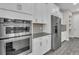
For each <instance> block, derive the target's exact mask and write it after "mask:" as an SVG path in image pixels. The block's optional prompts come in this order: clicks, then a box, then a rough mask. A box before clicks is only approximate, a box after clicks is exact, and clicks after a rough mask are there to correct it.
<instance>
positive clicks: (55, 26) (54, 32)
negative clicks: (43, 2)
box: [51, 15, 61, 50]
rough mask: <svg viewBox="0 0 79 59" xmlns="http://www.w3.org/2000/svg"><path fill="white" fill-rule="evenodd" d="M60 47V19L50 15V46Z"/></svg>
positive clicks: (54, 48)
mask: <svg viewBox="0 0 79 59" xmlns="http://www.w3.org/2000/svg"><path fill="white" fill-rule="evenodd" d="M59 47H61V19H60V18H59V17H56V16H53V15H51V48H52V50H56V49H58V48H59Z"/></svg>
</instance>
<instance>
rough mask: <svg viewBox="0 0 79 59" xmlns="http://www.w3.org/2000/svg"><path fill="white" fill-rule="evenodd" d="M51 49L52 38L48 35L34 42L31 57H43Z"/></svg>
mask: <svg viewBox="0 0 79 59" xmlns="http://www.w3.org/2000/svg"><path fill="white" fill-rule="evenodd" d="M50 49H51V36H50V35H46V36H42V37H39V38H35V39H33V40H32V53H30V54H29V55H43V54H45V53H46V52H48V51H49V50H50Z"/></svg>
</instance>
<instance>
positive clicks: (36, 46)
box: [32, 38, 41, 55]
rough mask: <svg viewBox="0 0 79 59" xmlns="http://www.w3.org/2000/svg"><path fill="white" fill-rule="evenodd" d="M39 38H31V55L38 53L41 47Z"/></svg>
mask: <svg viewBox="0 0 79 59" xmlns="http://www.w3.org/2000/svg"><path fill="white" fill-rule="evenodd" d="M40 44H41V43H40V38H36V39H33V42H32V55H40V54H41V47H40Z"/></svg>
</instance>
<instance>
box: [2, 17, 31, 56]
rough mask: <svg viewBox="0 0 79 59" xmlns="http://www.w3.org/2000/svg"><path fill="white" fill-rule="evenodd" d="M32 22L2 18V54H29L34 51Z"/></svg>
mask: <svg viewBox="0 0 79 59" xmlns="http://www.w3.org/2000/svg"><path fill="white" fill-rule="evenodd" d="M31 25H32V21H30V20H19V19H9V18H0V54H2V55H17V54H28V53H30V52H31V51H32V32H31V30H32V26H31Z"/></svg>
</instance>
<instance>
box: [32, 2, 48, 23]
mask: <svg viewBox="0 0 79 59" xmlns="http://www.w3.org/2000/svg"><path fill="white" fill-rule="evenodd" d="M48 12H49V11H48V6H47V5H46V4H40V3H39V4H34V11H33V17H34V20H33V23H42V24H45V23H46V22H47V21H46V20H48Z"/></svg>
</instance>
